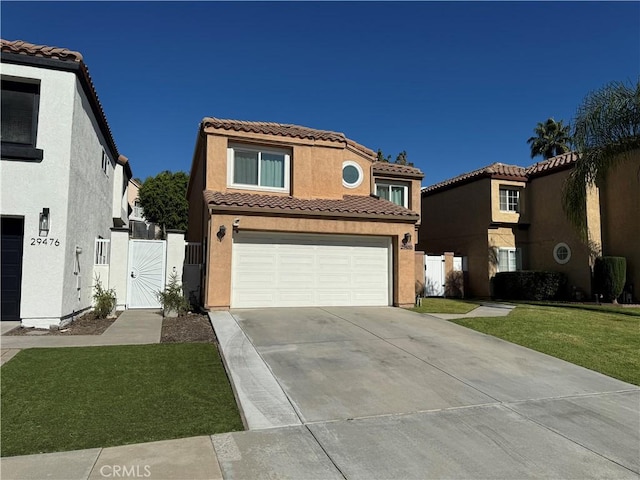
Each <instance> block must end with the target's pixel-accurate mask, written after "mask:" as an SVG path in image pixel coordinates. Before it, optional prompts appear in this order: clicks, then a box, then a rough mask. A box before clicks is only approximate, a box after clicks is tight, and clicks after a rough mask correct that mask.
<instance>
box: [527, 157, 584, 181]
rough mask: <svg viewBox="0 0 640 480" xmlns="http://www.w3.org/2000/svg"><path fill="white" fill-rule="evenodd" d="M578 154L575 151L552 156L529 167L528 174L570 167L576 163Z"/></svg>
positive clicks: (539, 173)
mask: <svg viewBox="0 0 640 480" xmlns="http://www.w3.org/2000/svg"><path fill="white" fill-rule="evenodd" d="M577 159H578V156H577V155H576V154H575V153H574V152H569V153H565V154H563V155H558V156H556V157H551V158H549V159H548V160H544V161H543V162H538V163H535V164H533V165H531V166H530V167H529V168H527V176H538V175H544V174H545V173H547V172H551V171H556V170H562V169H564V168H569V167H571V166H573V164H574V163H576V160H577Z"/></svg>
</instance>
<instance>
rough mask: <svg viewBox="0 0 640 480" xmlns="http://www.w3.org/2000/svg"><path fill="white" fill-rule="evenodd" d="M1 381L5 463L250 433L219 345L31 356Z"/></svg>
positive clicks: (11, 366) (34, 352) (32, 352)
mask: <svg viewBox="0 0 640 480" xmlns="http://www.w3.org/2000/svg"><path fill="white" fill-rule="evenodd" d="M1 374H2V394H1V397H2V411H1V417H0V418H1V422H2V433H1V439H2V448H1V455H2V456H12V455H26V454H31V453H42V452H54V451H64V450H78V449H83V448H93V447H108V446H112V445H125V444H130V443H141V442H151V441H155V440H163V439H171V438H181V437H190V436H196V435H209V434H214V433H220V432H229V431H236V430H242V429H243V426H242V421H241V419H240V415H239V413H238V409H237V406H236V403H235V399H234V396H233V393H232V391H231V387H230V385H229V381H228V379H227V376H226V373H225V370H224V367H223V366H222V362H221V360H220V356H219V354H218V351H217V350H216V347H215V346H214V345H212V344H160V345H134V346H117V347H86V348H84V347H83V348H50V349H29V350H24V351H22V352H20V353H19V354H18V355H17V356H16V357H15V358H14V359H12V360H11V361H10V362H8V363H7V364H6V365H4V366H3V367H2V370H1Z"/></svg>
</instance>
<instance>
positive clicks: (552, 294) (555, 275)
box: [493, 270, 567, 300]
mask: <svg viewBox="0 0 640 480" xmlns="http://www.w3.org/2000/svg"><path fill="white" fill-rule="evenodd" d="M566 283H567V277H566V276H565V275H564V274H563V273H560V272H537V271H526V270H523V271H518V272H500V273H497V274H496V276H495V277H494V278H493V286H494V296H495V297H496V298H500V299H503V300H552V299H555V298H558V297H560V296H561V294H562V292H563V290H564V287H565V285H566Z"/></svg>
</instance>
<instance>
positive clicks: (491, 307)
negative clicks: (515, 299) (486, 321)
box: [425, 303, 516, 320]
mask: <svg viewBox="0 0 640 480" xmlns="http://www.w3.org/2000/svg"><path fill="white" fill-rule="evenodd" d="M514 308H516V306H515V305H509V304H507V303H481V304H480V306H479V307H476V308H474V309H473V310H471V311H470V312H467V313H427V314H425V315H429V316H431V317H436V318H441V319H443V320H454V319H456V318H481V317H506V316H507V315H509V313H511V310H513V309H514Z"/></svg>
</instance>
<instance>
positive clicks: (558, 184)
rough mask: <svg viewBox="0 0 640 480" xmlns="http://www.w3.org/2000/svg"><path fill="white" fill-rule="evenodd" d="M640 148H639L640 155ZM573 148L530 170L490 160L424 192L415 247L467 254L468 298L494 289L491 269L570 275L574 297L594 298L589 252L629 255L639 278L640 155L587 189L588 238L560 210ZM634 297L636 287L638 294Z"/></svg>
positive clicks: (631, 276)
mask: <svg viewBox="0 0 640 480" xmlns="http://www.w3.org/2000/svg"><path fill="white" fill-rule="evenodd" d="M638 153H640V152H638ZM576 160H577V157H576V155H575V154H573V153H568V154H564V155H560V156H557V157H553V158H550V159H548V160H545V161H542V162H539V163H536V164H534V165H531V166H529V167H527V168H525V167H520V166H516V165H506V164H503V163H494V164H492V165H489V166H487V167H484V168H480V169H478V170H474V171H472V172H469V173H465V174H463V175H459V176H457V177H454V178H451V179H449V180H445V181H444V182H440V183H437V184H435V185H431V186H428V187H425V188H423V189H422V212H423V217H422V226H421V233H420V244H419V245H418V248H419V249H421V250H424V251H425V252H427V253H433V254H440V253H442V252H454V253H456V254H457V255H461V256H463V257H466V260H467V262H466V264H467V270H468V272H467V284H466V285H465V290H466V291H467V292H469V294H470V295H474V296H480V297H485V296H489V295H490V294H491V284H490V279H491V277H493V276H494V275H495V273H496V272H500V271H512V270H520V269H526V270H549V271H559V272H563V273H565V274H566V275H567V278H568V281H569V287H570V289H571V290H570V291H569V292H567V293H568V294H573V295H574V296H575V297H581V298H586V297H589V296H590V295H591V263H592V261H593V255H594V254H604V255H619V256H624V257H626V258H627V282H628V283H629V284H633V283H634V282H637V281H638V280H640V248H638V240H637V239H638V237H639V236H640V216H639V215H638V211H639V210H640V183H639V180H638V177H637V169H638V166H639V165H640V155H638V154H636V155H635V156H632V157H631V158H630V159H629V160H628V161H626V162H622V163H621V164H620V165H619V167H618V168H617V169H616V170H615V171H614V172H612V173H611V175H609V178H608V179H607V180H606V182H604V183H603V184H601V185H599V187H597V188H596V187H593V188H590V189H589V190H588V191H587V205H586V219H585V220H586V224H587V227H588V230H589V240H590V243H587V242H585V241H583V240H581V239H580V237H579V236H578V234H577V232H576V229H575V228H574V226H573V225H572V224H571V223H570V222H569V221H568V220H567V217H566V215H565V213H564V211H563V208H562V190H563V186H564V183H565V181H566V179H567V177H568V176H569V174H570V173H571V170H572V168H573V167H574V165H575V162H576ZM636 296H637V292H636Z"/></svg>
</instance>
